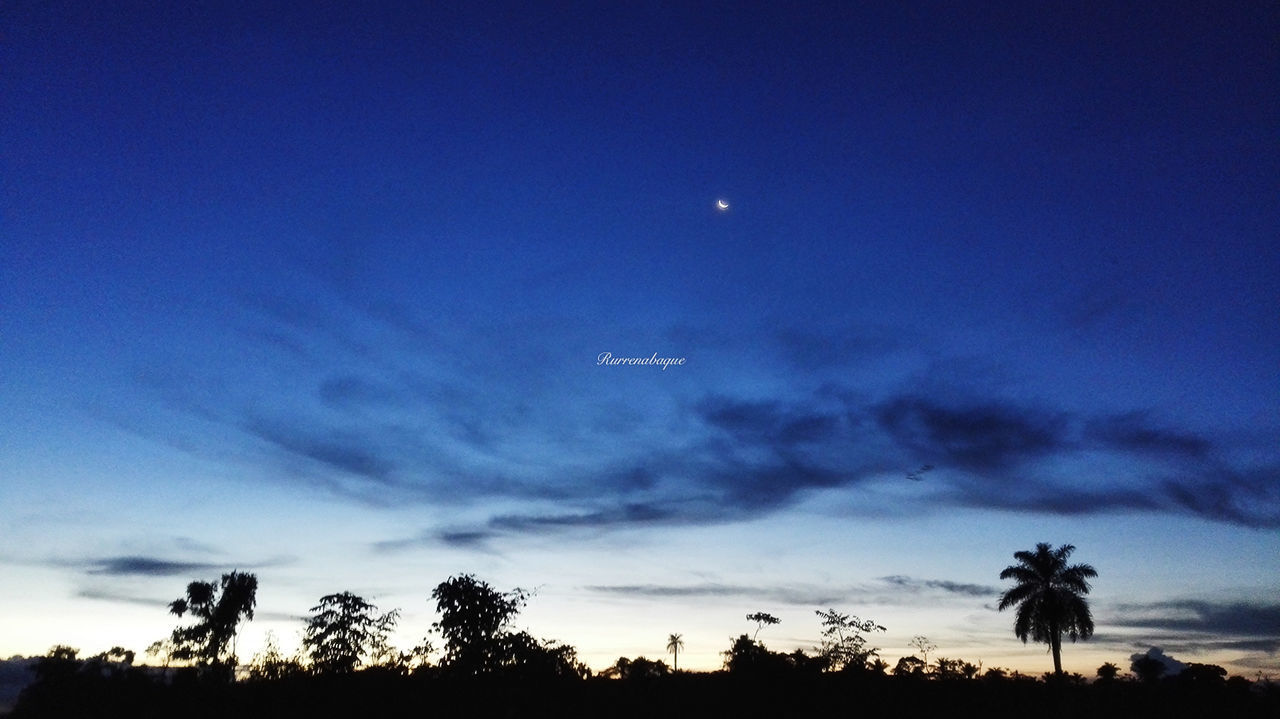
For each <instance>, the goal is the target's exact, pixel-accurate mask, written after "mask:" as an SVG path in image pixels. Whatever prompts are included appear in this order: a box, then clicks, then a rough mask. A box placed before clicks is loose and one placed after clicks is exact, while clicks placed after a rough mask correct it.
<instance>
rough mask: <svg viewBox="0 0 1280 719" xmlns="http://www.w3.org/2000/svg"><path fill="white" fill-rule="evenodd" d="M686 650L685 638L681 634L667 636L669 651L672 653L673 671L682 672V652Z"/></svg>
mask: <svg viewBox="0 0 1280 719" xmlns="http://www.w3.org/2000/svg"><path fill="white" fill-rule="evenodd" d="M681 649H684V637H683V635H681V634H670V635H668V636H667V651H668V652H671V655H672V657H671V669H672V671H677V672H678V671H680V650H681Z"/></svg>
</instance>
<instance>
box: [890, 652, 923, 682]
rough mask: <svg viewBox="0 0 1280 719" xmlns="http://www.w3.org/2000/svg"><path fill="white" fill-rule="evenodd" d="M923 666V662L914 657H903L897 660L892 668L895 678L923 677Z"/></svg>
mask: <svg viewBox="0 0 1280 719" xmlns="http://www.w3.org/2000/svg"><path fill="white" fill-rule="evenodd" d="M924 670H925V664H924V660H923V659H921V658H920V657H917V656H915V655H910V656H905V657H903V658H901V659H899V660H898V663H897V665H896V666H894V668H893V675H894V676H895V677H922V676H924Z"/></svg>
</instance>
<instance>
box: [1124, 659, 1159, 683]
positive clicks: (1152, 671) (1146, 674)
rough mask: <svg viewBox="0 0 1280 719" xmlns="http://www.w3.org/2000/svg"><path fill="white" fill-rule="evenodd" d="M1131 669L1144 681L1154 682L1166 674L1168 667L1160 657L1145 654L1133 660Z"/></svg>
mask: <svg viewBox="0 0 1280 719" xmlns="http://www.w3.org/2000/svg"><path fill="white" fill-rule="evenodd" d="M1129 669H1130V670H1131V671H1132V672H1133V673H1134V675H1135V676H1137V677H1138V679H1140V680H1142V681H1144V682H1154V681H1156V680H1158V679H1159V678H1160V677H1162V676H1164V672H1165V669H1166V667H1165V665H1164V662H1162V661H1160V660H1159V659H1156V658H1155V657H1153V656H1150V655H1147V654H1143V655H1140V656H1138V657H1137V658H1135V659H1134V660H1133V662H1132V663H1131V664H1130V665H1129Z"/></svg>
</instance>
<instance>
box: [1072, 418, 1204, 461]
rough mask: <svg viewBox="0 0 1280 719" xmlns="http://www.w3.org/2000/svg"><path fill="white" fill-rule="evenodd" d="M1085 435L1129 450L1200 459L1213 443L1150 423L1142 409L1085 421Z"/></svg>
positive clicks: (1116, 447)
mask: <svg viewBox="0 0 1280 719" xmlns="http://www.w3.org/2000/svg"><path fill="white" fill-rule="evenodd" d="M1085 436H1086V437H1087V438H1088V439H1090V440H1093V441H1095V442H1097V443H1098V444H1100V445H1103V446H1106V447H1110V448H1114V449H1120V450H1126V451H1132V452H1149V453H1155V454H1176V455H1186V456H1188V457H1196V458H1200V457H1204V456H1206V455H1207V454H1208V453H1209V452H1210V450H1212V449H1213V443H1212V442H1210V441H1209V440H1208V439H1206V438H1204V437H1201V436H1198V435H1195V434H1192V433H1190V432H1179V431H1176V430H1169V429H1162V428H1158V427H1154V426H1152V425H1151V424H1150V422H1149V418H1148V417H1147V414H1146V413H1144V412H1129V413H1126V414H1120V415H1112V416H1109V417H1101V418H1097V419H1091V420H1089V421H1088V422H1086V424H1085Z"/></svg>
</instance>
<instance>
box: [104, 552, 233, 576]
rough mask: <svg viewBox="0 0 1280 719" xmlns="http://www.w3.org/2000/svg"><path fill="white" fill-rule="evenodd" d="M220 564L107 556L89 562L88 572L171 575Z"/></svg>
mask: <svg viewBox="0 0 1280 719" xmlns="http://www.w3.org/2000/svg"><path fill="white" fill-rule="evenodd" d="M220 566H221V565H218V564H209V563H207V562H175V561H170V560H165V559H157V558H155V557H137V556H134V557H107V558H104V559H97V560H92V561H91V562H89V567H90V568H89V570H88V572H89V574H106V575H112V576H126V575H142V576H149V577H171V576H174V575H189V574H200V573H202V572H210V571H215V570H217V569H218V568H219V567H220Z"/></svg>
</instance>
